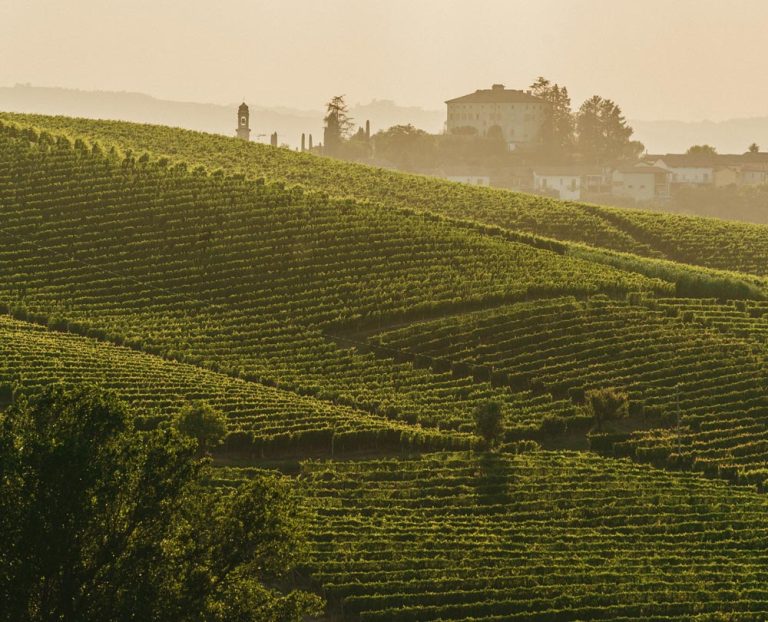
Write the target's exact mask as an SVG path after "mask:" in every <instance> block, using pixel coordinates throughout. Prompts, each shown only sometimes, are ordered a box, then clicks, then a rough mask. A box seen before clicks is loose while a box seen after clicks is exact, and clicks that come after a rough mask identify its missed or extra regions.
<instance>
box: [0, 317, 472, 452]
mask: <svg viewBox="0 0 768 622" xmlns="http://www.w3.org/2000/svg"><path fill="white" fill-rule="evenodd" d="M52 382H63V383H73V384H74V383H78V382H85V383H89V384H94V385H100V386H104V387H106V388H107V389H110V390H112V391H114V392H115V393H116V394H117V395H118V396H119V397H121V398H122V399H124V400H125V401H127V402H129V403H130V404H132V406H133V408H134V411H135V412H136V414H137V415H139V416H141V417H143V418H145V419H146V420H147V423H145V425H152V424H153V423H154V422H155V421H156V420H162V419H168V418H169V417H170V416H172V415H173V414H174V413H176V412H178V411H179V409H180V408H181V407H182V406H184V405H185V404H187V403H189V402H192V401H195V400H205V401H206V402H208V403H210V404H211V405H212V406H214V407H215V408H217V409H219V410H221V411H222V412H223V413H225V414H226V415H227V418H228V420H229V425H228V428H229V437H228V439H227V449H231V450H235V451H239V452H242V453H244V454H246V455H247V454H252V455H254V456H257V457H259V456H261V457H263V456H265V455H266V456H269V455H272V454H274V453H276V452H279V454H280V455H283V456H284V455H286V454H291V453H296V454H297V455H299V456H301V455H304V456H306V455H307V452H313V451H314V452H319V453H322V454H328V453H333V452H334V451H336V452H344V451H345V450H350V449H353V450H366V449H367V450H379V451H384V450H392V449H394V450H398V449H400V448H407V447H409V446H410V447H417V446H422V447H423V446H427V447H433V448H434V447H441V446H442V447H451V446H453V447H467V446H470V445H471V444H472V443H473V438H472V437H469V435H460V434H455V433H454V434H449V433H446V432H437V431H434V430H425V429H421V428H419V427H418V426H413V425H405V424H398V423H397V422H394V421H391V420H389V419H386V418H384V417H379V416H375V415H371V414H369V413H365V412H361V411H358V410H354V409H352V408H348V407H344V406H335V405H332V404H328V403H327V402H321V401H319V400H317V399H315V398H311V397H302V396H299V395H296V394H295V393H290V392H286V391H281V390H279V389H275V388H272V387H267V386H263V385H259V384H256V383H253V382H246V381H244V380H239V379H234V378H230V377H228V376H225V375H223V374H218V373H215V372H212V371H208V370H205V369H201V368H199V367H195V366H192V365H186V364H183V363H176V362H171V361H167V360H163V359H161V358H160V357H157V356H152V355H147V354H143V353H141V352H136V351H134V350H131V349H129V348H126V347H120V346H113V345H110V344H105V343H102V342H98V341H95V340H93V339H88V338H85V337H80V336H77V335H71V334H65V333H57V332H51V331H49V330H47V329H46V328H45V327H42V326H37V325H34V324H29V323H26V322H19V321H17V320H13V319H10V318H8V317H2V316H0V386H3V387H5V390H6V391H7V390H8V388H10V387H13V388H14V389H15V390H17V391H23V392H25V393H34V392H36V391H37V390H38V389H40V388H42V387H44V386H47V385H49V384H51V383H52Z"/></svg>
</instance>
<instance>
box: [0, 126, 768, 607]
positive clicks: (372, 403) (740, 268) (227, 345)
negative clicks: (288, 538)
mask: <svg viewBox="0 0 768 622" xmlns="http://www.w3.org/2000/svg"><path fill="white" fill-rule="evenodd" d="M0 218H2V226H0V312H1V313H2V315H0V394H2V395H11V394H21V393H31V394H33V393H34V392H35V391H37V390H38V389H40V388H41V387H44V386H47V385H50V384H53V383H57V382H67V383H77V382H89V383H95V384H98V385H102V386H104V387H106V388H109V389H111V390H113V391H115V392H116V393H117V394H118V396H120V397H121V398H123V399H124V400H125V401H127V402H128V403H130V404H131V405H132V406H133V408H134V411H135V412H136V413H137V415H138V417H139V418H140V420H141V425H143V426H148V427H151V426H154V425H157V424H158V423H159V422H161V421H163V420H165V419H168V418H169V417H171V416H173V415H174V414H175V413H176V412H178V410H179V409H180V408H181V407H182V406H183V405H184V404H185V403H187V402H189V401H191V400H197V399H203V400H206V401H208V402H210V403H211V404H212V405H214V406H215V407H216V408H217V409H220V410H221V411H222V412H224V413H225V415H226V416H227V418H228V421H229V436H228V438H227V440H226V443H225V445H224V447H223V449H222V451H221V452H220V455H219V456H218V457H219V459H220V460H221V461H222V462H227V461H229V462H231V461H232V460H235V459H236V460H237V461H238V463H239V464H246V465H249V466H250V467H251V468H260V467H262V466H266V465H269V466H274V465H275V464H277V465H279V466H281V468H284V469H285V470H286V471H288V472H290V473H293V474H294V475H292V477H294V481H295V483H296V486H297V487H299V489H301V490H302V491H303V494H304V495H305V499H306V504H307V507H308V508H310V509H311V510H312V512H313V514H314V522H313V525H312V529H311V531H312V549H313V553H312V562H311V564H310V565H309V566H308V567H307V568H305V569H303V573H304V576H305V579H306V581H307V584H308V585H311V586H312V587H313V589H315V590H317V591H318V593H320V594H322V595H324V596H325V597H326V598H327V600H328V619H329V620H350V621H357V620H368V621H374V620H375V621H382V622H383V621H384V620H467V621H469V620H518V619H519V620H583V619H606V620H607V619H614V620H630V619H646V620H647V619H659V620H662V619H691V620H737V619H738V620H741V619H744V620H746V619H750V620H751V619H755V620H758V619H764V618H765V616H766V615H768V614H766V612H768V592H766V590H765V582H766V577H767V576H768V567H767V566H766V560H765V559H764V555H763V554H762V549H763V548H764V545H765V534H766V527H767V525H766V519H765V517H766V516H768V514H766V512H765V497H764V493H763V491H764V490H765V489H766V487H768V462H767V460H766V458H767V457H768V391H767V389H768V382H766V381H767V380H768V378H767V374H766V371H767V368H766V356H767V355H768V288H767V287H766V285H767V282H766V281H765V280H764V277H766V276H768V267H767V266H768V228H765V227H762V226H758V225H745V224H737V223H730V222H726V221H717V220H709V219H703V218H694V217H683V216H667V215H663V214H658V213H646V212H642V211H639V210H618V209H612V208H601V207H596V206H590V205H584V204H577V203H562V202H558V201H553V200H549V199H543V198H540V197H532V196H527V195H524V194H519V193H512V192H507V191H502V190H491V189H484V188H475V187H469V186H465V185H461V184H455V183H451V182H445V181H441V180H436V179H430V178H427V177H419V176H412V175H405V174H400V173H396V172H392V171H386V170H381V169H374V168H370V167H365V166H362V165H355V164H349V163H344V162H339V161H335V160H331V159H328V158H320V157H317V156H312V155H308V154H299V153H294V152H291V151H289V150H286V149H281V148H270V147H265V146H262V145H257V144H248V143H244V142H242V141H237V140H234V139H227V138H223V137H217V136H211V135H205V134H199V133H194V132H188V131H184V130H177V129H172V128H165V127H154V126H143V125H133V124H128V123H117V122H97V121H87V120H77V119H68V118H64V117H42V116H32V115H12V114H6V113H0ZM603 388H616V389H621V390H623V391H626V393H627V395H628V396H629V402H630V408H629V417H628V418H627V419H626V420H624V421H622V422H621V423H620V424H617V425H616V426H613V427H610V428H609V429H605V430H604V429H602V428H601V429H596V428H595V426H594V425H593V422H592V420H591V418H590V416H589V415H588V414H587V411H586V410H585V407H584V403H585V396H586V395H587V394H588V392H589V391H591V390H595V389H603ZM488 401H496V402H499V403H500V404H501V406H502V412H503V417H504V422H505V428H506V431H505V436H504V438H503V439H502V444H501V447H500V449H499V450H498V451H495V452H485V451H482V450H481V449H482V446H481V443H480V439H479V437H478V436H476V434H475V425H474V422H473V412H474V410H475V409H476V408H477V407H478V406H481V405H483V404H485V403H487V402H488ZM553 422H554V423H553ZM446 452H453V453H446ZM307 459H311V460H309V461H304V460H307ZM298 461H304V462H303V463H302V465H301V466H299V465H298V464H297V462H298ZM220 473H221V477H220V483H221V484H222V485H230V484H231V485H237V484H238V483H239V482H241V481H242V480H243V479H244V478H246V477H248V476H249V473H250V470H249V468H243V469H239V468H223V467H222V469H221V471H220ZM295 473H298V475H295Z"/></svg>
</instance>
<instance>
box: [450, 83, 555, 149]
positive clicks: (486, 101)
mask: <svg viewBox="0 0 768 622" xmlns="http://www.w3.org/2000/svg"><path fill="white" fill-rule="evenodd" d="M445 103H446V105H447V106H448V118H447V121H446V130H447V131H448V133H449V134H456V133H461V132H463V131H468V132H469V131H473V130H474V131H476V132H477V134H478V135H480V136H489V135H491V136H492V135H493V134H494V133H498V132H501V136H502V137H503V138H504V140H505V141H506V142H507V144H508V146H509V148H510V149H515V148H516V147H518V146H522V145H535V144H538V143H540V142H541V139H542V132H541V130H542V126H543V125H544V121H545V119H546V115H547V110H548V108H549V104H548V103H547V102H546V101H544V100H543V99H540V98H538V97H534V96H533V95H531V92H530V91H516V90H513V89H506V88H504V85H503V84H494V85H493V86H492V87H491V88H490V89H481V90H477V91H475V92H474V93H470V94H469V95H464V96H463V97H457V98H455V99H449V100H448V101H446V102H445ZM467 128H473V130H468V129H467Z"/></svg>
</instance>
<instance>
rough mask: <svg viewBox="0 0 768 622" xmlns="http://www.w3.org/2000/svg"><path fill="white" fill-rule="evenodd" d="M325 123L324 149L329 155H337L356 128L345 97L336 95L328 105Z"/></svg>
mask: <svg viewBox="0 0 768 622" xmlns="http://www.w3.org/2000/svg"><path fill="white" fill-rule="evenodd" d="M324 121H325V130H324V131H323V147H324V149H325V150H326V152H327V153H328V154H329V155H337V154H338V153H339V150H340V149H341V145H342V144H343V142H344V140H346V139H347V138H348V137H349V134H350V132H351V131H352V128H353V127H354V122H353V120H352V118H351V117H350V116H349V107H348V106H347V103H346V101H345V100H344V95H336V96H335V97H333V98H331V101H329V102H328V103H327V104H326V114H325V118H324Z"/></svg>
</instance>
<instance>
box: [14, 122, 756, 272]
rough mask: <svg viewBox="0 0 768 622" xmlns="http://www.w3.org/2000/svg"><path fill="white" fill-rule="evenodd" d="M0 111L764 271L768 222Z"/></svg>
mask: <svg viewBox="0 0 768 622" xmlns="http://www.w3.org/2000/svg"><path fill="white" fill-rule="evenodd" d="M3 119H5V120H6V121H13V122H17V123H20V124H22V125H26V126H37V127H39V128H41V129H46V130H48V131H53V132H56V133H65V134H68V135H70V136H72V137H73V138H74V137H85V138H88V139H89V140H92V141H99V142H101V143H102V144H103V145H115V146H118V147H119V148H120V149H121V150H123V151H128V150H130V151H132V152H133V153H134V155H136V156H138V155H140V154H142V153H145V152H147V153H150V154H153V156H155V157H167V158H168V159H169V160H171V161H183V162H186V163H187V164H189V165H190V166H192V167H195V166H204V167H206V168H207V169H208V170H210V171H213V170H217V169H218V170H222V171H224V172H226V173H230V174H231V173H238V174H242V175H244V176H246V177H247V178H250V179H256V178H259V177H265V178H267V179H270V180H282V181H285V182H287V183H289V184H301V185H304V186H306V187H307V188H313V189H315V190H323V191H325V192H327V193H328V194H330V195H333V196H342V197H345V196H349V197H354V198H356V199H361V200H368V201H374V202H377V203H379V204H381V205H383V206H386V207H390V208H395V207H408V208H412V209H420V210H427V211H432V212H435V213H440V214H443V215H446V216H449V217H452V218H457V219H462V220H473V221H477V222H481V223H484V224H487V225H497V226H500V227H502V228H505V229H508V230H513V231H518V232H526V233H530V234H535V235H539V236H545V237H549V238H554V239H558V240H563V241H568V242H579V243H584V244H588V245H590V246H594V247H601V248H607V249H611V250H615V251H623V252H628V253H633V254H637V255H641V256H646V257H659V258H664V257H666V258H669V259H673V260H675V261H679V262H683V263H688V264H692V265H699V266H703V267H708V268H717V269H725V270H732V271H740V272H744V273H748V274H755V275H760V276H766V275H768V226H766V225H751V224H746V223H737V222H729V221H721V220H717V219H712V218H702V217H696V216H682V215H665V214H659V213H658V212H645V211H642V210H631V209H615V208H605V207H600V206H596V205H588V204H583V203H577V202H561V201H556V200H553V199H548V198H544V197H538V196H534V195H528V194H521V193H516V192H510V191H506V190H499V189H491V188H478V187H472V186H469V185H466V184H457V183H453V182H448V181H444V180H440V179H435V178H429V177H423V176H418V175H409V174H404V173H399V172H395V171H390V170H386V169H380V168H373V167H369V166H364V165H359V164H354V163H349V162H341V161H337V160H332V159H330V158H322V157H317V156H313V155H310V154H302V153H296V152H292V151H290V150H287V149H282V148H277V149H276V148H272V147H268V146H265V145H260V144H256V143H246V142H243V141H236V140H232V139H229V138H225V137H222V136H218V135H212V134H204V133H200V132H192V131H188V130H182V129H176V128H168V127H162V126H152V125H141V124H134V123H126V122H119V121H93V120H89V119H72V118H67V117H50V116H43V115H19V114H12V113H0V120H3Z"/></svg>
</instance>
